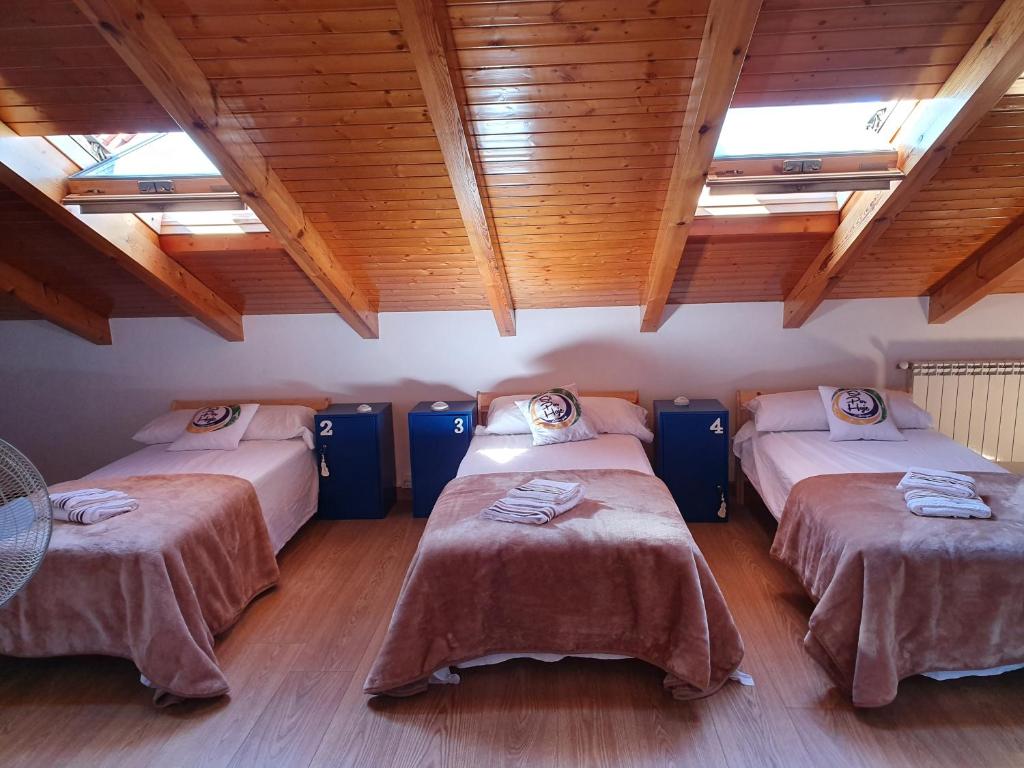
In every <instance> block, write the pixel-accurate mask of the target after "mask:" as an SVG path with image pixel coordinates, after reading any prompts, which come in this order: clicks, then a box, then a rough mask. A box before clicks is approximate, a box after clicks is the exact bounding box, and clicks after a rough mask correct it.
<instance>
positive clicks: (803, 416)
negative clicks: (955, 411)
mask: <svg viewBox="0 0 1024 768" xmlns="http://www.w3.org/2000/svg"><path fill="white" fill-rule="evenodd" d="M885 392H886V394H887V395H888V396H889V404H890V405H891V406H892V418H893V421H895V423H896V427H897V428H899V429H931V428H932V426H933V422H932V417H931V414H930V413H928V411H926V410H924V409H923V408H921V407H920V406H919V405H917V403H915V402H914V399H913V398H912V397H911V396H910V394H909V393H908V392H902V391H899V390H891V389H887V390H885ZM746 408H747V410H748V411H749V412H750V413H752V414H753V415H754V427H755V428H756V429H757V431H758V432H824V431H825V430H826V429H828V416H827V415H826V412H825V407H824V405H823V404H822V401H821V394H820V393H819V392H818V391H817V390H813V389H804V390H799V391H797V392H779V393H777V394H772V395H758V396H757V397H755V398H754V399H753V400H751V401H750V402H749V403H747V406H746Z"/></svg>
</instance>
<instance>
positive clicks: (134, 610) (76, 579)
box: [0, 399, 326, 705]
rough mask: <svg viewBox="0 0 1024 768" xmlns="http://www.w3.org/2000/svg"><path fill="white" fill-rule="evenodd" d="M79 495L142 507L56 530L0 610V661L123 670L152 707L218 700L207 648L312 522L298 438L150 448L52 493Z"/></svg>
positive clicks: (223, 688)
mask: <svg viewBox="0 0 1024 768" xmlns="http://www.w3.org/2000/svg"><path fill="white" fill-rule="evenodd" d="M246 402H253V401H252V400H251V399H248V400H246ZM256 402H261V403H262V404H275V405H284V404H288V405H304V406H307V407H311V408H314V409H315V410H321V409H322V408H323V407H325V405H326V400H319V399H318V400H286V401H282V400H272V401H267V400H263V401H256ZM203 404H204V403H201V402H198V401H197V402H189V401H176V402H175V403H174V404H173V405H172V409H177V408H187V409H189V410H195V409H196V408H198V407H201V406H202V405H203ZM88 487H103V488H107V489H115V490H123V491H125V492H126V493H128V494H129V495H131V496H133V497H135V498H136V499H138V500H139V508H138V509H137V510H136V511H134V512H131V513H129V514H125V515H121V516H118V517H114V518H111V519H109V520H106V521H104V522H102V523H97V524H95V525H88V526H78V525H74V524H69V523H59V522H55V524H54V530H53V536H52V538H51V543H50V549H49V551H48V552H47V555H46V558H45V559H44V561H43V566H42V567H41V568H40V570H39V573H38V574H37V575H36V576H35V577H34V578H33V579H32V581H30V582H29V584H28V585H27V586H26V587H25V589H24V590H23V591H22V592H21V593H20V594H19V595H17V596H16V597H15V598H14V599H13V600H12V601H11V602H10V603H8V604H7V605H5V606H3V607H2V608H0V653H4V654H6V655H10V656H21V657H44V656H67V655H86V654H88V655H94V654H95V655H109V656H117V657H122V658H127V659H131V660H132V661H133V662H134V663H135V665H136V666H137V667H138V669H139V671H140V673H141V678H142V682H143V683H144V684H145V685H147V686H149V687H151V688H153V689H154V691H155V694H154V701H155V702H156V703H157V704H159V705H166V704H169V703H173V702H175V701H179V700H181V699H185V698H206V697H214V696H220V695H222V694H224V693H227V691H228V682H227V680H226V678H225V677H224V675H223V673H222V671H221V670H220V667H219V665H218V663H217V659H216V655H215V654H214V638H215V637H216V635H218V634H220V633H221V632H223V631H224V630H226V629H227V628H228V627H230V626H231V625H232V624H233V623H235V621H237V619H238V618H239V616H240V615H241V613H242V611H243V610H244V609H245V607H246V606H247V605H248V604H249V603H250V602H251V601H252V600H253V599H254V598H255V597H257V596H258V595H259V594H261V593H262V592H264V591H266V590H267V589H270V588H271V587H273V586H274V584H276V583H277V579H278V569H277V561H276V558H275V555H276V554H277V553H278V552H279V551H280V549H281V548H282V547H283V546H284V545H285V544H286V543H287V541H288V540H289V539H290V538H291V537H292V536H293V535H294V534H295V533H296V532H297V531H298V529H299V528H300V527H301V526H302V525H303V524H304V523H305V522H306V521H307V520H309V518H310V517H312V515H313V514H314V513H315V511H316V505H317V490H318V484H317V476H316V465H315V461H314V458H313V452H312V451H311V450H310V449H309V448H308V447H307V446H306V444H305V443H304V442H303V440H301V439H292V440H251V441H250V440H244V441H242V442H241V443H240V444H239V447H238V448H237V449H236V450H197V451H181V452H171V451H168V450H167V446H166V445H162V444H161V445H150V446H147V447H145V448H143V449H141V450H139V451H136V452H134V453H132V454H130V455H128V456H126V457H124V458H122V459H119V460H117V461H114V462H113V463H111V464H108V465H107V466H105V467H103V468H101V469H99V470H96V471H95V472H92V473H90V474H89V475H86V476H85V477H83V478H82V479H80V480H77V481H73V482H71V483H62V484H59V485H57V486H54V487H53V489H51V490H72V489H75V488H88Z"/></svg>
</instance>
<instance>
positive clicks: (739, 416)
mask: <svg viewBox="0 0 1024 768" xmlns="http://www.w3.org/2000/svg"><path fill="white" fill-rule="evenodd" d="M774 391H778V390H774ZM772 392H773V390H770V389H739V390H736V429H739V428H740V427H742V426H743V425H744V424H746V423H747V421H749V420H750V414H749V413H747V403H749V402H750V401H751V400H753V399H754V398H755V397H758V396H760V395H770V394H772Z"/></svg>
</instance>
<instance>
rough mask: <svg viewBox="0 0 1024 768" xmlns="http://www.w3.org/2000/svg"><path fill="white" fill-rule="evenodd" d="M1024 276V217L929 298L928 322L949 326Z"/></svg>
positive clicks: (941, 284)
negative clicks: (961, 315)
mask: <svg viewBox="0 0 1024 768" xmlns="http://www.w3.org/2000/svg"><path fill="white" fill-rule="evenodd" d="M1022 275H1024V217H1020V218H1018V219H1017V220H1016V221H1015V222H1013V223H1012V224H1011V225H1010V226H1009V227H1007V228H1006V230H1004V232H1003V233H1002V234H1000V235H999V236H997V237H996V238H995V239H994V240H992V241H990V242H988V243H985V244H984V245H982V246H981V247H980V248H979V249H978V250H976V251H975V252H974V253H972V254H971V255H970V256H969V257H968V258H967V260H966V261H964V262H963V263H962V264H960V265H959V266H958V267H956V268H955V269H954V270H953V271H952V272H950V273H949V274H948V275H946V276H945V277H944V278H943V279H942V280H940V281H939V283H938V285H937V286H936V287H935V288H934V289H933V290H932V291H931V292H930V294H929V297H928V322H929V323H945V322H947V321H949V320H952V319H953V318H954V317H956V316H957V315H959V314H961V313H962V312H964V311H965V310H967V309H969V308H970V307H972V306H974V305H975V304H977V303H978V302H979V301H981V300H982V299H983V298H985V297H986V296H989V295H991V294H993V293H996V292H997V291H999V290H1000V289H1001V288H1002V287H1003V286H1005V285H1006V284H1007V283H1009V282H1010V281H1012V280H1014V279H1015V278H1019V277H1021V276H1022Z"/></svg>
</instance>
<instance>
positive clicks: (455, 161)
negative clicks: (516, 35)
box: [398, 0, 516, 336]
mask: <svg viewBox="0 0 1024 768" xmlns="http://www.w3.org/2000/svg"><path fill="white" fill-rule="evenodd" d="M398 14H399V17H400V18H401V21H402V31H403V33H404V34H405V39H406V42H407V43H408V44H409V51H410V52H411V53H412V57H413V61H414V62H415V65H416V73H417V75H418V76H419V80H420V87H421V88H422V89H423V95H424V97H425V99H426V103H427V111H428V112H429V114H430V121H431V123H432V124H433V126H434V132H435V133H436V134H437V140H438V142H439V143H440V145H441V155H442V156H443V158H444V165H445V168H446V170H447V171H448V177H449V178H450V179H451V182H452V189H453V190H454V192H455V200H456V202H457V203H458V206H459V213H460V214H461V216H462V222H463V224H464V225H465V227H466V235H467V236H468V237H469V245H470V249H471V250H472V252H473V258H474V259H475V261H476V264H477V268H478V269H479V270H480V277H481V278H482V279H483V283H484V292H485V293H486V295H487V301H488V303H489V304H490V307H491V312H492V313H493V314H494V320H495V322H496V323H497V324H498V333H499V334H501V335H502V336H515V333H516V319H515V310H514V308H513V305H512V292H511V290H510V289H509V284H508V276H507V275H506V273H505V263H504V261H503V260H502V257H501V249H500V247H499V245H498V239H497V238H496V237H495V234H494V221H493V219H492V217H491V215H490V210H489V206H488V204H487V200H486V199H485V197H484V196H483V194H482V193H481V190H482V189H484V185H483V182H482V178H481V176H480V173H479V167H478V165H477V164H476V163H475V162H474V160H473V158H474V150H475V146H473V145H472V144H471V143H472V141H473V137H472V134H471V133H470V132H469V131H467V130H466V125H467V124H468V123H467V120H466V109H465V103H464V93H465V91H464V89H463V87H462V75H461V72H460V71H459V67H458V62H457V61H456V59H455V53H454V46H453V44H452V40H451V23H450V21H449V19H448V14H447V10H446V7H445V5H444V4H443V3H438V2H435V0H398Z"/></svg>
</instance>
